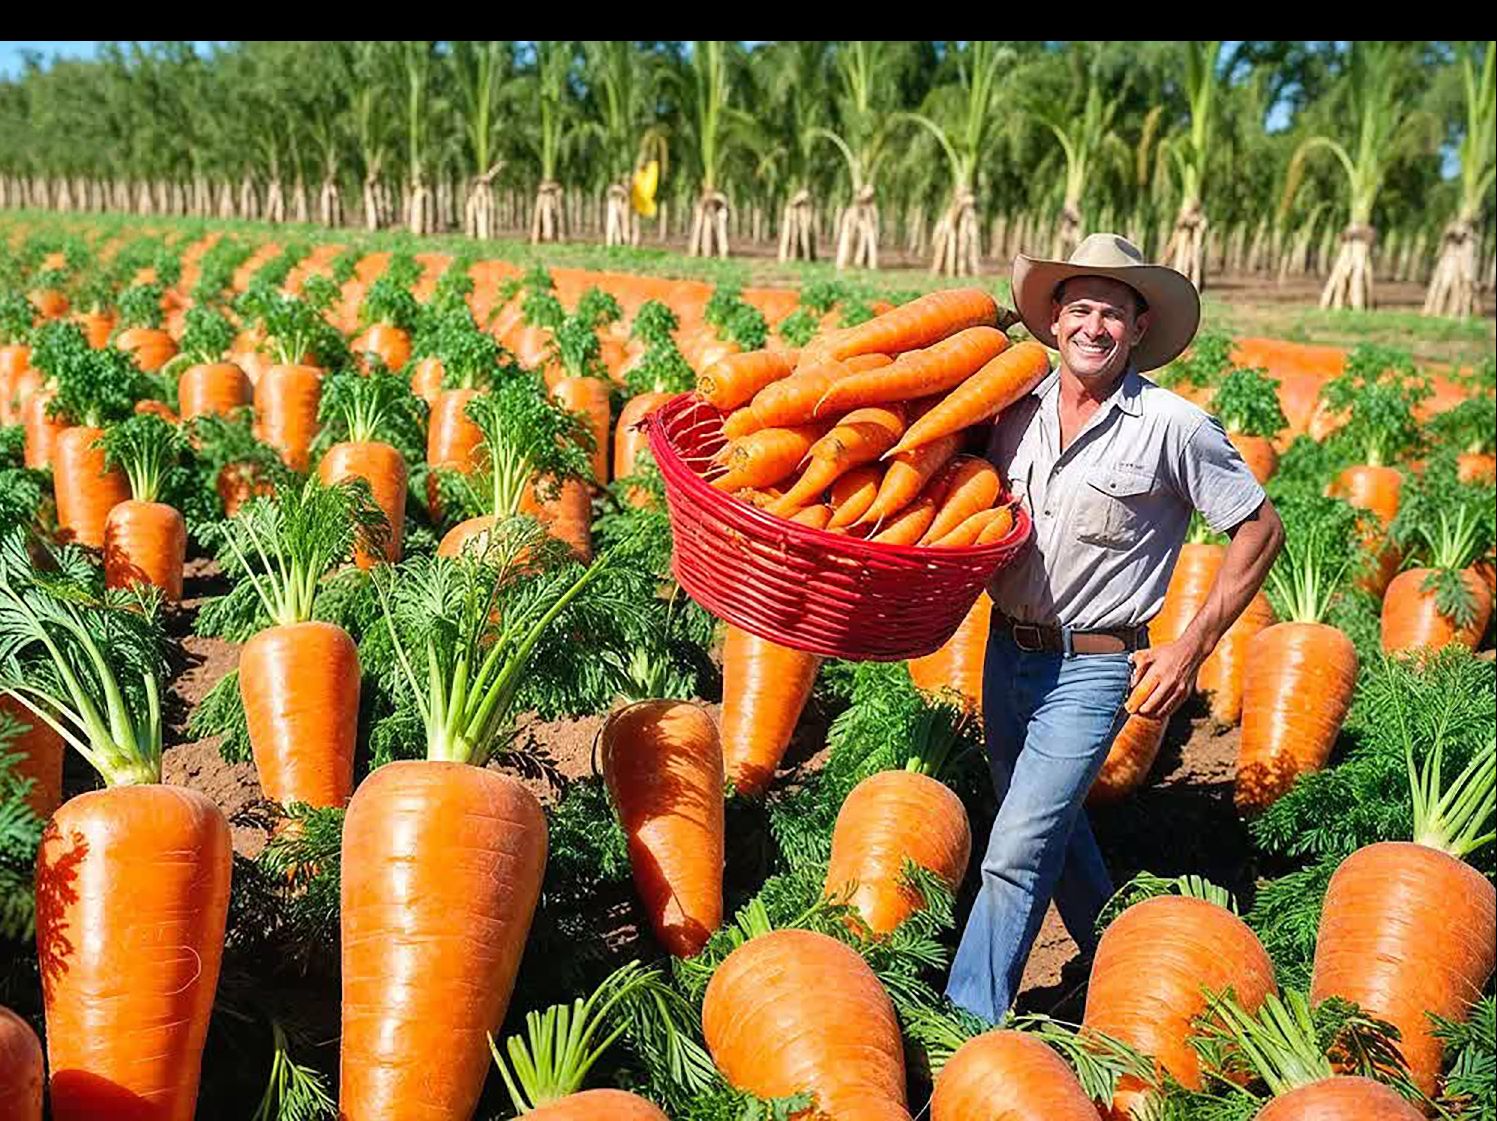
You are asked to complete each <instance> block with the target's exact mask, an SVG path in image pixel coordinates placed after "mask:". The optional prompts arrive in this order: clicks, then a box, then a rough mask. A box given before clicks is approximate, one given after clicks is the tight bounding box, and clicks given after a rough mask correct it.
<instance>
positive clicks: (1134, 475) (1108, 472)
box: [1076, 466, 1158, 549]
mask: <svg viewBox="0 0 1497 1121" xmlns="http://www.w3.org/2000/svg"><path fill="white" fill-rule="evenodd" d="M1157 490H1158V486H1157V484H1156V481H1155V478H1154V473H1153V472H1152V471H1149V470H1146V469H1144V468H1140V467H1117V466H1112V467H1098V468H1096V469H1094V470H1093V471H1092V472H1091V473H1090V474H1088V475H1087V477H1086V485H1085V486H1083V487H1082V488H1081V489H1080V492H1079V493H1078V494H1077V496H1076V536H1077V537H1078V538H1080V539H1081V540H1082V541H1084V542H1086V543H1087V544H1089V545H1102V546H1105V547H1107V548H1110V549H1122V548H1126V547H1127V546H1129V545H1132V544H1134V543H1135V542H1136V541H1137V540H1138V539H1139V538H1140V537H1141V536H1142V535H1143V532H1144V529H1145V527H1146V526H1147V525H1148V521H1149V511H1150V508H1151V506H1152V505H1153V500H1154V497H1155V495H1156V493H1157Z"/></svg>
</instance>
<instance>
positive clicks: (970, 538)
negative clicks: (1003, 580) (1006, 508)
mask: <svg viewBox="0 0 1497 1121" xmlns="http://www.w3.org/2000/svg"><path fill="white" fill-rule="evenodd" d="M1002 513H1003V507H1001V506H999V507H990V508H988V509H986V510H979V511H977V513H975V514H972V515H970V516H968V517H966V518H964V519H962V522H961V524H960V525H958V526H957V527H956V528H955V529H953V530H951V531H950V532H949V533H947V534H945V535H943V536H941V537H932V536H931V534H930V531H929V530H927V531H926V534H925V536H926V539H925V540H923V541H921V542H920V544H922V545H929V546H931V547H932V548H935V549H965V548H967V547H969V546H971V545H976V544H977V539H978V538H979V537H981V536H982V531H983V530H985V529H987V528H988V525H989V524H990V523H991V522H992V521H993V520H994V519H995V518H997V517H998V515H1000V514H1002Z"/></svg>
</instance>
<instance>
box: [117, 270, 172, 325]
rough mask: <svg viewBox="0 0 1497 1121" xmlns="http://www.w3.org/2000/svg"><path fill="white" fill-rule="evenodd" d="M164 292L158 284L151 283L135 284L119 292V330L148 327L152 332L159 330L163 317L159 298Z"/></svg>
mask: <svg viewBox="0 0 1497 1121" xmlns="http://www.w3.org/2000/svg"><path fill="white" fill-rule="evenodd" d="M164 291H165V289H164V288H163V287H162V285H161V284H160V283H159V282H152V283H150V284H137V285H134V286H133V287H130V288H126V289H125V290H124V291H123V292H121V293H120V295H119V300H118V305H119V310H120V319H119V327H120V329H121V330H123V329H125V328H127V327H149V328H151V329H153V330H154V329H157V328H159V327H160V326H161V321H162V316H163V312H162V310H161V296H162V294H163V292H164Z"/></svg>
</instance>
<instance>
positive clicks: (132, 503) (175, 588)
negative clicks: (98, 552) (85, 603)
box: [104, 498, 187, 603]
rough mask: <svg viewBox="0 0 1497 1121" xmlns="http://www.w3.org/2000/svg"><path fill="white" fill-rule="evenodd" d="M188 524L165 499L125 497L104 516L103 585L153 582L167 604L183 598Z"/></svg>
mask: <svg viewBox="0 0 1497 1121" xmlns="http://www.w3.org/2000/svg"><path fill="white" fill-rule="evenodd" d="M186 558H187V523H186V522H185V521H183V520H182V515H181V514H180V513H179V512H178V511H177V510H176V508H175V507H172V506H168V505H167V504H166V503H165V502H139V501H137V500H135V499H133V498H132V499H126V500H125V501H123V502H120V503H117V504H116V505H115V506H114V507H113V508H112V509H111V510H110V511H109V515H108V517H106V518H105V519H104V584H105V586H106V587H110V588H124V587H128V586H129V585H131V584H150V585H152V586H154V587H157V588H160V589H161V591H162V594H163V595H164V596H165V598H166V600H167V602H168V603H177V602H178V601H180V600H181V598H182V565H183V562H184V561H185V560H186Z"/></svg>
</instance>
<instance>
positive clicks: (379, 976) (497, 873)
mask: <svg viewBox="0 0 1497 1121" xmlns="http://www.w3.org/2000/svg"><path fill="white" fill-rule="evenodd" d="M538 533H539V531H538V530H537V529H536V528H535V526H534V525H533V523H527V522H525V521H523V520H520V519H510V520H508V521H506V522H505V523H504V525H503V527H502V528H500V529H499V530H498V531H496V541H495V542H494V545H493V548H491V549H490V550H489V552H488V553H487V554H486V557H487V558H488V559H487V560H482V561H481V560H479V559H477V558H475V557H472V556H464V557H461V558H456V559H446V558H436V559H433V558H426V557H416V558H413V559H412V560H408V561H406V562H404V563H403V564H402V565H400V566H398V567H391V566H385V565H381V566H380V567H379V568H376V569H375V570H374V574H375V575H374V579H375V581H376V584H375V587H376V590H377V593H378V597H379V600H380V604H381V608H382V610H383V612H384V616H385V620H386V623H387V625H388V628H389V633H390V635H391V641H392V643H393V644H394V647H395V650H396V654H397V657H396V662H397V665H398V667H399V671H398V672H399V679H400V682H401V688H402V689H403V690H408V691H409V697H410V700H411V702H412V703H413V704H414V706H415V708H416V710H417V712H418V713H419V714H420V716H421V721H422V725H423V727H424V729H425V739H426V758H425V759H424V760H415V761H401V762H395V763H388V764H386V765H385V766H383V767H380V768H378V769H377V770H376V771H374V773H373V774H371V775H370V776H369V778H368V779H366V780H365V781H364V782H363V784H362V785H360V787H359V789H358V791H357V793H356V794H355V795H354V797H353V800H352V802H351V803H350V804H349V807H348V816H347V819H346V821H345V824H344V829H343V856H342V908H341V922H342V947H343V968H342V978H343V993H342V1017H343V1032H342V1053H341V1059H340V1067H339V1111H340V1116H342V1117H344V1118H346V1119H347V1121H385V1119H386V1118H394V1117H422V1118H427V1119H429V1121H469V1118H471V1117H472V1115H473V1111H474V1109H475V1108H476V1107H477V1104H478V1098H479V1094H480V1093H481V1092H482V1090H483V1084H484V1075H485V1073H486V1068H487V1065H488V1062H489V1043H488V1035H489V1033H492V1032H495V1031H497V1030H498V1028H499V1025H500V1024H501V1023H502V1022H503V1020H504V1015H505V1011H506V1008H507V1006H508V1004H509V998H510V993H511V991H512V989H513V987H514V981H515V974H516V972H517V970H518V969H519V964H520V957H521V954H522V953H523V951H524V948H525V939H526V935H527V933H528V931H529V928H530V921H531V917H532V915H533V913H534V910H535V905H536V902H537V900H538V899H539V898H540V890H541V879H542V876H543V874H544V871H545V863H546V819H545V815H544V814H543V813H542V812H541V807H540V804H539V803H538V802H537V801H536V799H535V796H534V795H532V794H531V793H530V792H529V791H527V790H526V789H525V787H524V786H523V785H522V784H521V783H520V782H519V781H518V780H516V779H514V778H511V777H509V776H508V775H505V774H501V773H500V772H498V771H492V770H488V769H486V768H485V767H484V765H483V764H484V763H485V762H487V760H488V759H489V757H490V756H491V755H492V754H493V753H494V752H495V751H496V750H497V749H499V748H501V747H502V746H503V744H504V742H505V736H506V730H507V729H508V727H509V726H510V721H511V720H512V719H513V711H512V710H513V706H514V702H515V693H516V689H517V688H518V685H519V683H520V680H521V675H522V674H524V673H525V672H526V668H527V664H528V662H529V660H530V656H531V654H532V653H533V652H534V650H535V647H536V645H537V643H538V642H539V641H540V639H541V638H542V636H543V635H544V634H545V633H546V632H547V631H548V630H549V629H550V628H551V626H552V625H553V624H555V623H556V621H557V619H558V618H559V617H560V616H561V614H562V612H564V611H565V610H566V608H567V606H568V604H570V603H571V602H572V601H573V600H575V599H576V598H577V596H579V595H580V594H582V592H583V591H584V590H585V589H586V588H587V587H588V585H589V584H590V583H591V582H592V581H593V580H594V579H595V578H596V575H597V574H599V573H600V572H601V571H602V569H603V565H602V563H601V562H600V563H599V564H596V565H594V566H593V567H592V568H590V569H588V570H587V571H586V572H584V573H582V574H581V575H580V576H578V577H576V578H575V579H573V580H572V581H571V583H570V584H569V585H566V586H563V585H562V584H560V583H558V584H553V585H551V587H550V590H549V592H548V593H547V594H546V599H545V600H544V601H543V602H540V603H536V602H533V601H532V602H522V603H512V602H506V592H507V589H508V588H509V587H510V586H511V585H512V583H513V581H512V579H511V576H512V573H513V571H514V565H515V563H516V561H517V560H518V559H519V558H520V557H521V556H522V555H524V554H526V553H528V552H530V551H531V550H533V549H534V548H535V546H536V544H537V543H538V540H539V538H538ZM434 581H435V582H437V583H439V584H445V585H446V586H449V587H451V588H452V589H453V591H454V594H453V595H451V596H447V597H443V598H442V599H441V601H440V602H438V603H433V602H432V600H431V597H430V595H429V594H428V590H429V589H430V588H431V587H432V586H434V584H433V582H434ZM434 616H437V617H436V618H434ZM418 666H419V667H420V668H419V671H418V670H417V668H416V667H418ZM476 932H482V936H476Z"/></svg>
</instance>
